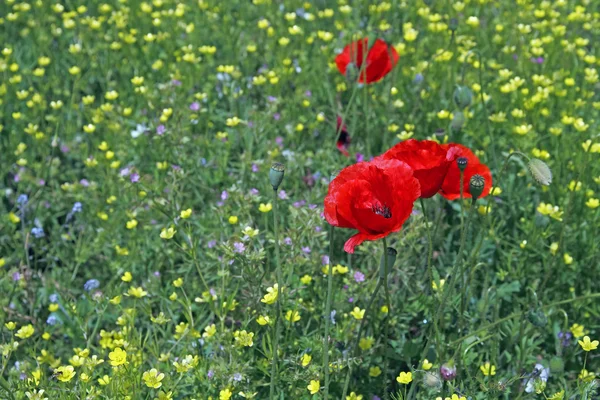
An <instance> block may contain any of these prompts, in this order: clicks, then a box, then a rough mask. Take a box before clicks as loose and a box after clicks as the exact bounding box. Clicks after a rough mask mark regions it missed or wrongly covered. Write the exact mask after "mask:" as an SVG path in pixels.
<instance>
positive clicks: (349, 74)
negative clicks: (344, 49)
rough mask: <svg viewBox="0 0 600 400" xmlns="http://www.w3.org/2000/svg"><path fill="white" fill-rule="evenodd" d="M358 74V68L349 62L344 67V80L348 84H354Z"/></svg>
mask: <svg viewBox="0 0 600 400" xmlns="http://www.w3.org/2000/svg"><path fill="white" fill-rule="evenodd" d="M360 62H362V60H361V61H360ZM358 73H359V68H358V66H357V65H356V64H355V63H353V62H351V63H349V64H348V65H347V66H346V79H347V80H348V81H349V82H356V81H357V80H358Z"/></svg>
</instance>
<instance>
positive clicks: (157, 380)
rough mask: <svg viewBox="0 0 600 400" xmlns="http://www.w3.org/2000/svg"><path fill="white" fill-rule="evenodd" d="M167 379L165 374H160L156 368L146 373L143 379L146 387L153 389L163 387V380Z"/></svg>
mask: <svg viewBox="0 0 600 400" xmlns="http://www.w3.org/2000/svg"><path fill="white" fill-rule="evenodd" d="M164 378H165V374H163V373H159V372H158V371H157V370H156V368H152V369H151V370H149V371H146V372H144V374H143V375H142V379H143V380H144V383H145V384H146V386H148V387H149V388H152V389H158V388H159V387H161V386H162V380H163V379H164Z"/></svg>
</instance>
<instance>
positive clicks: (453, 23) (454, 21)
mask: <svg viewBox="0 0 600 400" xmlns="http://www.w3.org/2000/svg"><path fill="white" fill-rule="evenodd" d="M448 28H450V30H451V31H452V32H454V31H455V30H457V29H458V19H456V18H450V23H449V24H448Z"/></svg>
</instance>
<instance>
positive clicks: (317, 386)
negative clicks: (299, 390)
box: [307, 381, 321, 394]
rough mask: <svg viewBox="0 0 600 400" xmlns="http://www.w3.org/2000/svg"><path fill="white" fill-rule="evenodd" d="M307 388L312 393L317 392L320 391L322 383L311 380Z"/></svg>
mask: <svg viewBox="0 0 600 400" xmlns="http://www.w3.org/2000/svg"><path fill="white" fill-rule="evenodd" d="M307 389H308V391H309V392H310V394H317V393H319V389H321V383H320V382H319V381H310V383H309V384H308V386H307Z"/></svg>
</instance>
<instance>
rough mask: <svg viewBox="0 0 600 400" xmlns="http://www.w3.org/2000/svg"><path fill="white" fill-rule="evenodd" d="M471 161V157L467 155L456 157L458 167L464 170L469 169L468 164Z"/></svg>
mask: <svg viewBox="0 0 600 400" xmlns="http://www.w3.org/2000/svg"><path fill="white" fill-rule="evenodd" d="M468 163H469V159H468V158H467V157H458V158H457V159H456V165H458V169H460V170H461V171H463V172H464V170H465V169H467V164H468Z"/></svg>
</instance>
